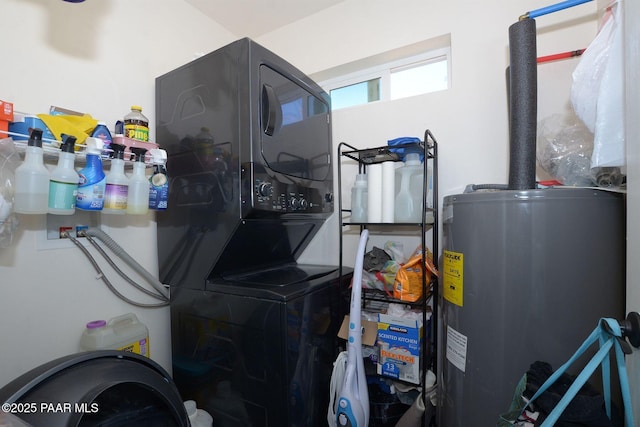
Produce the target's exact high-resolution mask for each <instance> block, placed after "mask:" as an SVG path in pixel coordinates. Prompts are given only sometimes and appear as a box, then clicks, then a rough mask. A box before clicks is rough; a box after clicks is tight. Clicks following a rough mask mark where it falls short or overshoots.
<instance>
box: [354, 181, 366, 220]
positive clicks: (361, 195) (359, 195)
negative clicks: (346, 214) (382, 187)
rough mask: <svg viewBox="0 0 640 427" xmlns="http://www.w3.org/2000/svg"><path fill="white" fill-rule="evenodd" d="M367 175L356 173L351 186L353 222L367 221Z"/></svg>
mask: <svg viewBox="0 0 640 427" xmlns="http://www.w3.org/2000/svg"><path fill="white" fill-rule="evenodd" d="M367 197H368V195H367V175H365V174H363V173H361V174H358V175H356V181H355V183H354V184H353V187H352V188H351V222H367Z"/></svg>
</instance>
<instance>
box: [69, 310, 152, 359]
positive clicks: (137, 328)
mask: <svg viewBox="0 0 640 427" xmlns="http://www.w3.org/2000/svg"><path fill="white" fill-rule="evenodd" d="M80 350H83V351H93V350H123V351H129V352H132V353H138V354H141V355H143V356H147V357H150V349H149V329H148V328H147V326H146V325H145V324H144V323H142V322H140V321H139V320H138V317H137V316H136V315H135V314H133V313H128V314H123V315H122V316H117V317H114V318H112V319H110V320H109V321H108V322H107V321H105V320H94V321H92V322H89V323H87V326H86V328H85V330H84V332H83V333H82V336H81V337H80Z"/></svg>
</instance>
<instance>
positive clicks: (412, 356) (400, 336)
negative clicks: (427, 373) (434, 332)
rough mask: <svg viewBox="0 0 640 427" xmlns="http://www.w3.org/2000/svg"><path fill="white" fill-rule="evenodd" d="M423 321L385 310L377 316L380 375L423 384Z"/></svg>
mask: <svg viewBox="0 0 640 427" xmlns="http://www.w3.org/2000/svg"><path fill="white" fill-rule="evenodd" d="M421 323H422V322H420V321H419V320H412V319H406V318H401V317H395V316H391V315H387V314H382V313H381V314H379V315H378V351H379V356H378V375H382V376H385V377H389V378H394V379H397V380H400V381H406V382H410V383H412V384H420V374H421V372H420V356H421V354H420V351H421V349H422V339H423V327H422V325H421Z"/></svg>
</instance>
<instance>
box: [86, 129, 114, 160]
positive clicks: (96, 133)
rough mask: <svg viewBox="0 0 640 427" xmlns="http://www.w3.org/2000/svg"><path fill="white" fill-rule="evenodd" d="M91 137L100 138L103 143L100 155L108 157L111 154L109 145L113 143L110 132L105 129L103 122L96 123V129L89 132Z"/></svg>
mask: <svg viewBox="0 0 640 427" xmlns="http://www.w3.org/2000/svg"><path fill="white" fill-rule="evenodd" d="M91 136H92V137H94V138H100V139H101V140H102V142H103V143H104V145H103V147H102V155H103V156H104V157H109V153H110V152H111V143H112V142H113V138H112V137H111V131H109V128H108V127H107V124H106V123H105V122H98V124H97V125H96V127H95V128H94V129H93V132H91Z"/></svg>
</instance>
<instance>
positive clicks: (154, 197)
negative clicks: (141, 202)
mask: <svg viewBox="0 0 640 427" xmlns="http://www.w3.org/2000/svg"><path fill="white" fill-rule="evenodd" d="M149 153H150V154H151V164H152V165H153V172H152V174H151V177H150V178H149V209H154V210H158V211H161V210H165V209H167V203H168V201H169V178H168V177H167V168H166V167H165V163H166V162H167V152H166V151H165V150H162V149H160V148H154V149H152V150H149Z"/></svg>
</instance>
